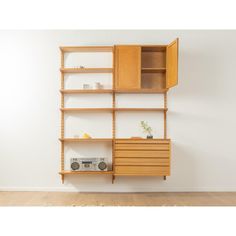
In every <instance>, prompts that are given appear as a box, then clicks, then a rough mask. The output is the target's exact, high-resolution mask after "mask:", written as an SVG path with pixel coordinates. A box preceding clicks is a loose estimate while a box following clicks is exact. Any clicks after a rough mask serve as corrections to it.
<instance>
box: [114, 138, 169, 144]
mask: <svg viewBox="0 0 236 236" xmlns="http://www.w3.org/2000/svg"><path fill="white" fill-rule="evenodd" d="M115 143H133V144H136V143H142V144H148V143H150V144H154V143H155V144H159V143H167V144H169V143H170V139H116V140H115Z"/></svg>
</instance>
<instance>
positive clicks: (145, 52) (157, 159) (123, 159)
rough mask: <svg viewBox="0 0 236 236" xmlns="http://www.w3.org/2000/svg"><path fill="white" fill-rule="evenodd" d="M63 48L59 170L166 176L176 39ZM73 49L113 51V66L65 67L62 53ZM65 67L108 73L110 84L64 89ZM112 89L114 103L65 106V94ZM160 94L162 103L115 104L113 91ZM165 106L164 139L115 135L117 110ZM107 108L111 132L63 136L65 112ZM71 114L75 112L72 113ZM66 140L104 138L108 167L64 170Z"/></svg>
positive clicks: (73, 70)
mask: <svg viewBox="0 0 236 236" xmlns="http://www.w3.org/2000/svg"><path fill="white" fill-rule="evenodd" d="M60 50H61V69H60V71H61V90H60V93H61V108H60V110H61V138H60V139H59V140H60V142H61V171H60V172H59V173H60V175H61V177H62V182H64V177H65V176H66V175H87V174H88V175H89V174H91V175H111V176H112V183H113V181H114V179H115V176H164V179H165V178H166V176H168V175H170V149H171V141H170V139H167V111H168V108H167V92H168V90H169V88H171V87H173V86H175V85H177V81H178V39H177V40H175V41H174V42H172V43H171V44H170V45H115V46H81V47H60ZM71 52H83V53H86V52H89V53H91V52H93V53H100V52H111V53H112V54H113V63H112V64H113V67H112V68H65V67H64V65H65V63H64V60H65V57H64V54H65V53H71ZM65 73H111V74H112V88H110V89H87V90H86V89H65V78H64V76H65ZM86 93H87V94H111V95H112V107H109V108H70V107H65V95H73V94H86ZM119 93H123V94H124V93H127V94H132V93H134V94H141V93H143V94H163V96H164V105H163V107H161V108H148V107H146V108H122V107H119V108H118V107H116V94H119ZM146 111H148V112H163V114H164V116H163V117H164V121H163V124H164V137H163V139H118V138H116V113H117V112H146ZM66 112H67V113H74V112H111V114H112V138H91V139H82V138H70V137H69V138H67V137H65V113H66ZM72 115H73V114H72ZM69 142H76V143H77V142H78V143H90V142H91V143H92V142H108V143H110V145H111V146H112V169H111V170H109V171H69V170H65V166H64V163H65V153H64V152H65V145H66V143H69Z"/></svg>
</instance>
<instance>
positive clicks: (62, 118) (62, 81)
mask: <svg viewBox="0 0 236 236" xmlns="http://www.w3.org/2000/svg"><path fill="white" fill-rule="evenodd" d="M61 68H64V52H63V51H62V50H61ZM61 89H64V73H63V72H61ZM61 108H64V93H61ZM64 121H65V119H64V111H61V139H63V138H64V134H65V124H64ZM64 159H65V150H64V142H63V141H62V142H61V172H63V171H64V163H65V161H64ZM61 180H62V183H64V175H63V174H61Z"/></svg>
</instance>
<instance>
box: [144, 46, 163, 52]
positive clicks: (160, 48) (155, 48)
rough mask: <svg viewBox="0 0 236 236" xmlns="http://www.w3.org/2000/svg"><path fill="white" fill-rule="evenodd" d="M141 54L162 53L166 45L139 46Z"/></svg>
mask: <svg viewBox="0 0 236 236" xmlns="http://www.w3.org/2000/svg"><path fill="white" fill-rule="evenodd" d="M141 48H142V52H164V51H166V48H167V45H141Z"/></svg>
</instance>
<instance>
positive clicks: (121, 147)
mask: <svg viewBox="0 0 236 236" xmlns="http://www.w3.org/2000/svg"><path fill="white" fill-rule="evenodd" d="M115 149H116V150H169V145H168V144H163V145H162V144H116V146H115Z"/></svg>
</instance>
